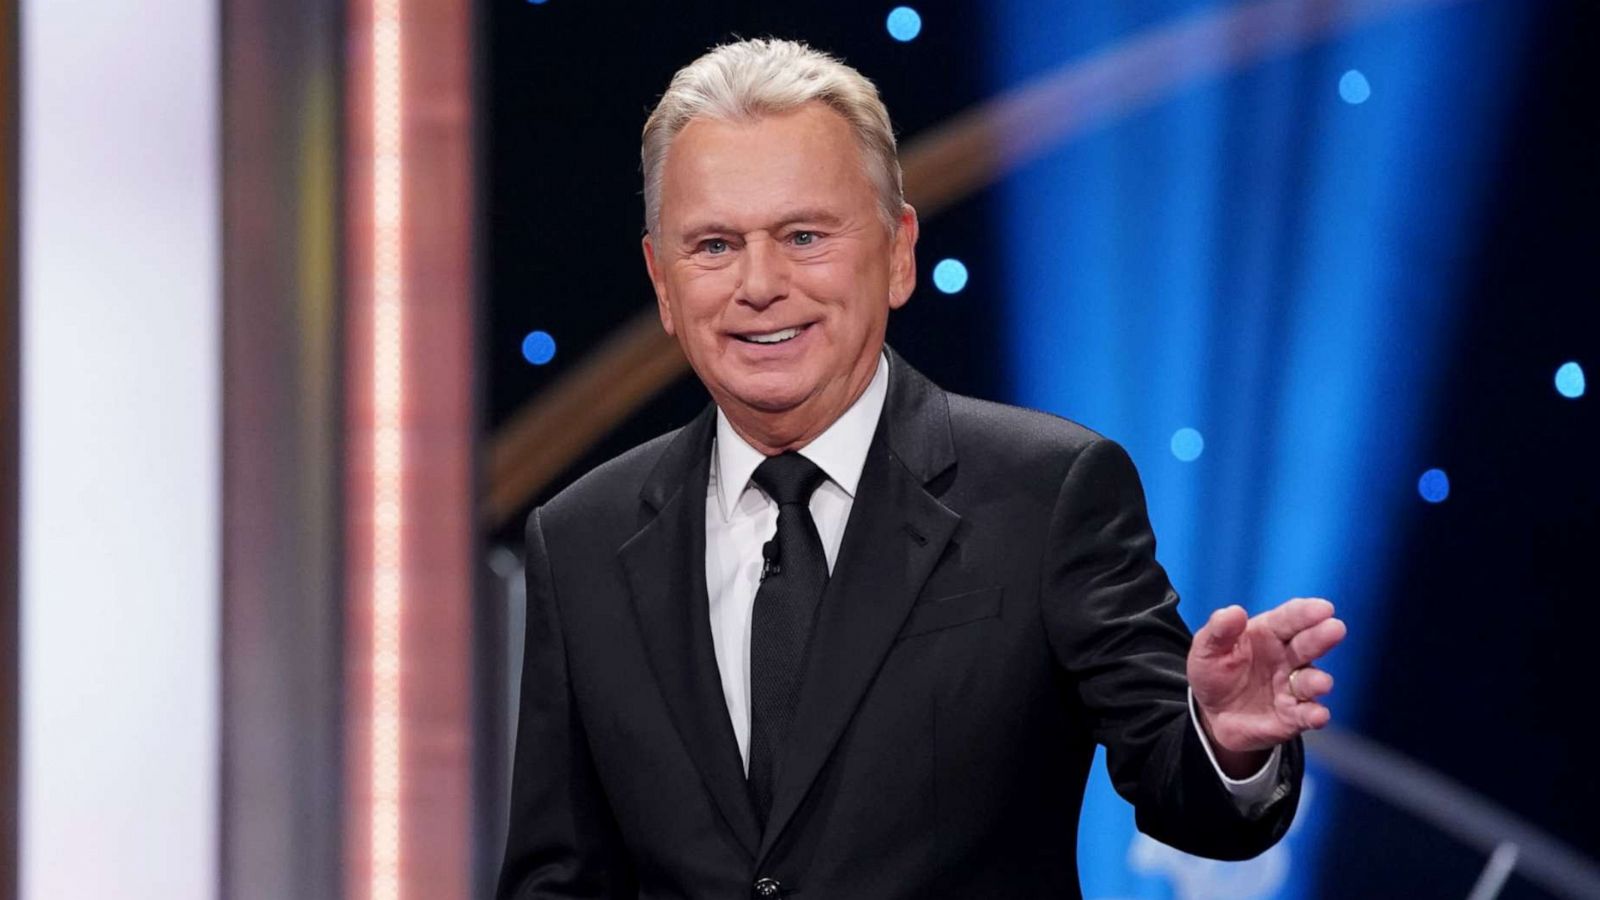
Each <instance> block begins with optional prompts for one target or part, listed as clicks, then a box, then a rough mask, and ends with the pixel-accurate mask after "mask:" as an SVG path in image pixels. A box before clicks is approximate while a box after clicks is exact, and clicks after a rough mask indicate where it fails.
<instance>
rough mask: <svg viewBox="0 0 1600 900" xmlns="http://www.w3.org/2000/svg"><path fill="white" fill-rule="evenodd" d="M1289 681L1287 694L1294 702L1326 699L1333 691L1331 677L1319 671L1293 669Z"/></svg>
mask: <svg viewBox="0 0 1600 900" xmlns="http://www.w3.org/2000/svg"><path fill="white" fill-rule="evenodd" d="M1291 674H1292V675H1293V676H1294V677H1292V678H1290V679H1289V693H1290V695H1292V696H1293V697H1294V699H1295V700H1297V701H1300V702H1305V701H1307V700H1315V699H1317V698H1318V697H1326V696H1327V695H1328V693H1329V692H1330V691H1332V690H1333V676H1332V675H1329V674H1328V673H1327V672H1324V671H1322V670H1321V669H1312V668H1304V669H1295V670H1294V671H1293V672H1292V673H1291Z"/></svg>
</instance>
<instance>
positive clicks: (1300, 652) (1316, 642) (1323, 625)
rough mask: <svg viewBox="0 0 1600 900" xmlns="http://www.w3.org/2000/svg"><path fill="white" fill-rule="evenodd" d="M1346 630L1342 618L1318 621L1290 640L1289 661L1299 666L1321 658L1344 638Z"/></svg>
mask: <svg viewBox="0 0 1600 900" xmlns="http://www.w3.org/2000/svg"><path fill="white" fill-rule="evenodd" d="M1346 631H1347V629H1346V628H1345V624H1344V620H1342V619H1326V620H1324V621H1322V622H1318V623H1317V624H1315V625H1313V626H1311V627H1310V628H1307V629H1306V630H1305V631H1302V632H1300V633H1299V634H1297V635H1295V636H1294V638H1293V639H1291V640H1290V641H1289V662H1290V663H1291V664H1292V665H1294V666H1296V667H1299V666H1304V665H1307V664H1309V663H1312V662H1315V661H1317V660H1319V659H1321V658H1322V656H1323V654H1325V653H1327V652H1328V651H1329V650H1332V649H1333V648H1334V647H1336V646H1338V644H1339V642H1340V641H1342V640H1344V636H1345V634H1346Z"/></svg>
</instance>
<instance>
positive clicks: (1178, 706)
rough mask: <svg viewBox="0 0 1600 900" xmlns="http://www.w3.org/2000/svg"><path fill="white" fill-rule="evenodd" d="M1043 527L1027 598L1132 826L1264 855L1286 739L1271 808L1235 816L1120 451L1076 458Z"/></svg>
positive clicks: (1219, 849)
mask: <svg viewBox="0 0 1600 900" xmlns="http://www.w3.org/2000/svg"><path fill="white" fill-rule="evenodd" d="M1050 529H1051V530H1050V536H1049V545H1048V548H1047V551H1046V552H1047V553H1048V554H1049V556H1048V558H1047V562H1046V564H1045V566H1044V571H1043V576H1042V577H1043V581H1044V583H1043V584H1042V585H1041V593H1040V597H1041V603H1043V605H1044V618H1045V623H1046V627H1047V630H1048V633H1049V636H1050V642H1051V648H1052V650H1053V652H1054V654H1055V656H1056V660H1057V662H1058V664H1059V665H1060V666H1061V667H1062V668H1063V669H1064V670H1066V672H1067V673H1068V674H1069V675H1070V677H1071V682H1072V684H1073V686H1074V687H1075V688H1076V691H1077V695H1078V699H1079V700H1080V701H1081V703H1082V705H1083V708H1084V709H1085V711H1086V712H1087V714H1088V715H1089V718H1090V728H1091V730H1092V733H1093V735H1094V738H1095V740H1096V741H1098V742H1099V743H1101V744H1103V745H1104V746H1105V748H1106V765H1107V768H1108V769H1109V771H1110V774H1111V780H1112V783H1113V785H1114V786H1115V787H1116V789H1117V793H1119V794H1121V795H1122V797H1123V798H1124V799H1126V800H1127V801H1128V802H1129V803H1132V804H1133V806H1134V809H1135V813H1136V822H1137V824H1138V827H1139V830H1140V831H1142V832H1144V833H1145V834H1148V835H1150V836H1151V837H1153V838H1155V839H1156V840H1158V841H1161V842H1162V843H1164V844H1168V845H1170V846H1173V847H1176V848H1178V849H1179V850H1183V851H1184V852H1187V853H1193V854H1196V855H1199V856H1206V857H1211V858H1214V859H1247V858H1249V857H1252V856H1255V855H1257V854H1259V853H1261V852H1262V851H1264V850H1266V849H1267V848H1268V847H1271V846H1272V845H1273V844H1274V843H1276V842H1277V841H1278V839H1279V838H1281V837H1282V836H1283V834H1284V833H1285V832H1286V831H1287V830H1288V828H1289V824H1290V822H1291V821H1292V820H1293V818H1294V811H1295V807H1296V805H1297V804H1298V802H1299V789H1300V777H1301V773H1302V767H1303V751H1302V748H1301V743H1300V740H1299V739H1298V738H1297V739H1295V740H1294V741H1293V742H1291V743H1290V744H1288V745H1286V746H1285V747H1284V752H1283V753H1282V754H1280V761H1279V771H1278V774H1277V778H1278V779H1279V782H1280V787H1279V789H1276V790H1274V791H1273V792H1272V799H1271V800H1269V801H1268V802H1266V803H1264V804H1261V805H1258V806H1257V807H1256V808H1254V809H1250V810H1241V809H1239V806H1238V804H1237V803H1235V801H1234V799H1233V797H1232V796H1231V795H1230V794H1229V793H1228V789H1227V787H1226V786H1225V785H1224V784H1223V783H1222V780H1221V778H1220V777H1219V776H1218V774H1217V771H1216V769H1215V768H1214V767H1213V766H1212V763H1211V760H1210V758H1209V757H1208V755H1207V754H1206V750H1205V747H1204V745H1203V744H1202V743H1201V740H1200V737H1199V735H1198V733H1197V732H1196V730H1195V727H1194V723H1193V721H1192V720H1191V719H1190V716H1189V709H1188V703H1187V691H1188V681H1187V676H1186V674H1185V671H1186V659H1187V656H1188V652H1189V644H1190V641H1191V635H1190V633H1189V629H1188V626H1186V625H1185V624H1184V622H1183V619H1182V618H1180V617H1179V615H1178V595H1177V593H1176V592H1174V591H1173V589H1172V585H1171V583H1170V582H1169V581H1168V580H1167V574H1166V572H1165V571H1164V570H1163V569H1162V568H1161V565H1160V564H1159V563H1157V562H1156V558H1155V548H1156V542H1155V535H1154V534H1153V533H1152V532H1151V530H1150V521H1149V516H1148V514H1147V513H1146V511H1145V500H1144V490H1143V488H1142V487H1141V486H1140V484H1139V476H1138V473H1137V472H1136V471H1135V470H1134V467H1133V461H1132V460H1131V459H1130V458H1129V457H1128V454H1127V452H1126V451H1124V450H1123V449H1122V448H1121V447H1120V446H1118V445H1117V444H1116V443H1115V442H1113V441H1109V440H1105V439H1100V440H1098V441H1096V442H1094V443H1091V444H1089V445H1087V446H1085V447H1084V448H1083V449H1082V450H1081V451H1080V452H1079V454H1078V456H1077V457H1076V458H1075V459H1074V460H1073V461H1072V463H1071V464H1070V466H1069V468H1068V470H1067V473H1066V475H1065V477H1064V479H1063V481H1062V484H1061V487H1060V492H1059V494H1058V496H1057V498H1056V506H1055V510H1054V512H1053V513H1052V516H1051V524H1050Z"/></svg>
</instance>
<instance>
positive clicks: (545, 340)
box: [522, 331, 556, 366]
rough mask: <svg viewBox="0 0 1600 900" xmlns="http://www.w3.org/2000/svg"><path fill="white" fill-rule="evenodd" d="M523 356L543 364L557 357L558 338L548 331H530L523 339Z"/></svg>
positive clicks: (537, 364) (531, 361)
mask: <svg viewBox="0 0 1600 900" xmlns="http://www.w3.org/2000/svg"><path fill="white" fill-rule="evenodd" d="M522 358H523V359H525V360H527V361H528V362H530V363H533V364H534V365H536V366H542V365H544V364H545V363H547V362H549V361H550V360H552V359H555V358H556V339H555V338H554V337H551V336H550V332H548V331H530V332H528V336H527V337H525V338H523V339H522Z"/></svg>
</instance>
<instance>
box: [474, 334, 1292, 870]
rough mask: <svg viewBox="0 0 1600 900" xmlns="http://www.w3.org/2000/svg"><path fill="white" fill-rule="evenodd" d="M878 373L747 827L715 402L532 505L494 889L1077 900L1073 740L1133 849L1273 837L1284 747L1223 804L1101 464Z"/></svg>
mask: <svg viewBox="0 0 1600 900" xmlns="http://www.w3.org/2000/svg"><path fill="white" fill-rule="evenodd" d="M890 363H891V364H890V369H889V372H890V376H889V377H890V381H889V391H888V398H887V401H886V404H885V407H884V412H883V416H882V418H881V420H880V421H879V424H878V429H877V432H876V434H875V436H874V438H873V441H872V446H871V450H870V451H869V452H868V455H867V460H866V467H865V469H864V470H863V472H862V476H861V481H860V484H859V485H858V487H857V493H856V497H855V501H854V505H853V507H852V511H851V513H850V519H849V522H848V524H847V525H846V528H845V534H844V539H843V543H842V545H841V547H840V552H839V557H838V560H837V562H836V564H835V567H834V571H833V575H832V578H831V579H830V581H829V583H828V587H827V591H826V593H825V594H824V596H823V600H822V604H821V607H820V609H819V612H818V619H817V623H816V627H815V630H814V632H813V636H812V645H811V649H810V653H809V659H808V662H807V668H806V674H805V680H804V684H803V687H802V690H801V696H800V700H799V707H798V710H797V713H796V718H795V722H794V725H793V728H792V732H791V734H792V736H791V738H790V745H789V746H788V747H787V748H785V749H784V751H783V754H782V755H781V756H780V759H779V765H778V773H777V779H776V780H777V784H776V790H775V798H774V802H773V808H772V813H771V818H770V820H769V822H768V824H767V827H766V828H765V829H764V830H763V829H762V828H761V827H760V826H759V825H758V824H757V822H756V818H755V815H754V813H753V812H752V809H751V806H750V802H749V799H748V795H747V792H746V787H745V779H744V775H743V769H742V765H741V762H740V758H739V752H738V748H737V745H736V743H735V741H734V735H733V728H732V725H731V724H730V722H729V719H728V714H727V707H726V705H725V702H724V700H723V694H722V689H721V683H720V681H719V678H718V672H717V663H716V659H715V655H714V652H713V649H712V643H711V630H710V622H709V612H708V608H707V599H706V587H705V504H706V484H707V478H708V472H709V466H710V452H711V444H712V438H713V436H714V434H715V415H714V410H713V409H712V408H709V407H708V408H707V410H706V411H705V412H704V413H703V414H701V415H700V416H699V417H698V418H697V419H695V420H694V422H693V423H691V424H690V425H688V426H686V427H685V428H682V429H680V430H678V431H676V432H673V433H671V434H668V435H665V436H663V437H661V438H658V439H656V440H654V441H651V442H649V443H647V444H644V445H642V446H640V447H637V448H635V449H634V450H632V451H630V452H628V453H626V454H624V455H623V456H621V457H618V458H617V459H614V460H612V461H610V462H608V463H606V464H604V465H602V466H600V467H599V468H597V469H595V470H594V471H593V472H591V473H590V474H588V475H587V476H585V477H584V478H583V479H582V480H580V481H578V482H577V483H576V484H574V485H572V487H570V488H568V489H567V490H565V491H563V492H562V493H561V494H560V495H559V496H557V497H556V498H555V499H553V500H551V501H550V502H549V503H547V504H545V505H544V506H543V507H541V508H540V509H537V510H535V511H534V512H533V514H532V515H531V516H530V517H529V519H528V529H527V541H528V559H527V565H528V604H529V609H528V632H527V649H526V652H525V664H524V669H523V676H522V678H523V682H522V695H521V714H520V715H521V720H520V724H519V728H518V736H517V749H516V759H515V775H514V778H513V788H512V802H511V823H510V837H509V840H508V844H507V848H506V859H505V866H504V869H503V871H502V873H501V880H500V888H499V896H500V897H501V898H507V900H510V898H516V900H533V898H553V897H635V896H638V897H650V898H667V897H674V898H678V897H681V898H696V900H719V898H735V897H750V896H752V893H753V887H752V886H753V885H754V883H755V882H756V881H757V880H758V879H760V878H771V879H775V880H776V881H777V882H778V883H779V884H780V885H781V891H782V894H783V895H784V896H795V897H799V898H801V900H850V898H863V900H867V898H870V900H891V898H901V897H904V898H935V897H950V898H981V897H997V898H1034V897H1076V896H1078V895H1079V889H1078V882H1077V862H1076V857H1075V853H1076V847H1077V824H1078V814H1079V805H1080V802H1081V800H1082V797H1083V789H1084V781H1085V777H1086V776H1087V774H1088V772H1089V765H1090V761H1091V759H1092V756H1093V751H1094V745H1095V743H1096V742H1099V743H1102V744H1104V745H1105V746H1106V748H1107V753H1108V756H1107V759H1108V763H1109V768H1110V772H1111V776H1112V779H1113V781H1114V783H1115V785H1116V789H1117V791H1118V792H1119V793H1120V794H1121V795H1122V796H1123V797H1125V798H1126V799H1127V800H1128V801H1129V802H1130V803H1132V804H1133V805H1134V807H1135V808H1136V810H1137V821H1138V825H1139V828H1140V829H1141V830H1142V831H1144V832H1145V833H1146V834H1149V835H1151V836H1153V837H1155V838H1157V839H1158V840H1161V841H1163V842H1165V843H1168V844H1171V845H1173V846H1175V847H1179V848H1181V849H1184V850H1187V851H1189V852H1191V853H1197V854H1201V855H1205V856H1212V857H1218V858H1223V859H1238V858H1244V857H1249V856H1253V855H1255V854H1257V853H1260V852H1261V851H1262V850H1264V849H1266V848H1267V847H1269V846H1270V845H1272V844H1273V843H1274V842H1275V841H1277V839H1278V838H1279V837H1280V836H1281V835H1282V834H1283V833H1284V831H1285V830H1286V829H1287V828H1288V825H1289V822H1290V820H1291V818H1292V817H1293V815H1294V808H1295V804H1296V802H1297V800H1298V797H1297V794H1298V790H1299V782H1300V773H1301V763H1302V756H1301V749H1300V745H1299V742H1298V741H1296V742H1295V743H1294V744H1292V745H1290V746H1288V747H1286V748H1285V750H1286V752H1285V753H1284V754H1283V755H1282V760H1283V762H1282V764H1281V767H1280V771H1279V773H1277V776H1278V777H1279V778H1280V779H1281V781H1282V788H1281V790H1280V791H1279V794H1280V797H1279V799H1278V800H1277V801H1276V802H1274V803H1271V804H1270V805H1267V806H1266V807H1265V809H1264V810H1255V811H1252V812H1253V813H1254V814H1253V815H1246V814H1241V813H1240V811H1239V810H1238V809H1237V807H1236V805H1235V803H1234V801H1233V799H1232V797H1231V796H1230V795H1229V794H1228V793H1227V790H1226V788H1225V787H1224V786H1223V785H1222V783H1221V781H1220V780H1219V779H1218V777H1217V775H1216V772H1215V770H1214V769H1213V768H1212V766H1211V763H1210V761H1209V759H1208V758H1207V757H1206V753H1205V750H1204V747H1203V746H1202V744H1201V743H1200V740H1199V738H1198V736H1197V735H1196V734H1195V729H1194V726H1193V724H1192V722H1191V721H1190V718H1189V713H1188V707H1187V704H1186V702H1185V695H1186V687H1187V685H1186V682H1185V678H1184V660H1185V655H1186V654H1187V652H1188V648H1189V642H1190V635H1189V632H1188V630H1187V628H1186V627H1185V626H1184V624H1183V622H1182V620H1181V619H1180V618H1179V616H1178V611H1177V603H1178V598H1177V595H1176V594H1175V593H1174V592H1173V590H1172V587H1171V585H1170V584H1169V583H1168V581H1167V577H1166V574H1165V573H1164V572H1163V570H1162V569H1161V567H1160V565H1158V564H1157V563H1156V560H1155V538H1154V537H1153V535H1152V534H1151V531H1150V525H1149V522H1148V519H1147V516H1146V513H1145V505H1144V496H1143V492H1142V490H1141V488H1140V485H1139V480H1138V476H1137V474H1136V473H1135V472H1134V468H1133V464H1132V462H1131V461H1130V460H1129V458H1128V456H1127V454H1126V453H1125V452H1124V451H1123V450H1122V448H1121V447H1119V446H1117V445H1116V444H1115V443H1113V442H1111V441H1109V440H1107V439H1105V438H1102V437H1100V436H1099V435H1096V434H1094V433H1093V432H1090V431H1088V430H1086V429H1084V428H1082V427H1079V426H1078V425H1075V424H1073V423H1071V422H1067V421H1064V420H1062V419H1058V418H1055V417H1052V416H1047V415H1044V414H1041V413H1036V412H1030V411H1027V410H1022V409H1016V408H1013V407H1007V406H1001V405H998V404H994V403H987V402H983V401H980V400H974V399H971V398H967V397H962V396H957V395H953V394H946V393H945V392H944V391H942V390H940V389H939V388H938V387H936V386H934V385H933V384H932V383H930V382H929V381H928V380H927V379H926V378H924V377H923V376H922V375H921V374H920V373H918V372H917V371H916V370H914V369H912V368H911V367H910V366H909V365H908V364H907V363H906V362H905V361H904V360H903V359H901V358H899V357H898V356H894V355H893V354H891V360H890ZM1285 794H1286V795H1285Z"/></svg>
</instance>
